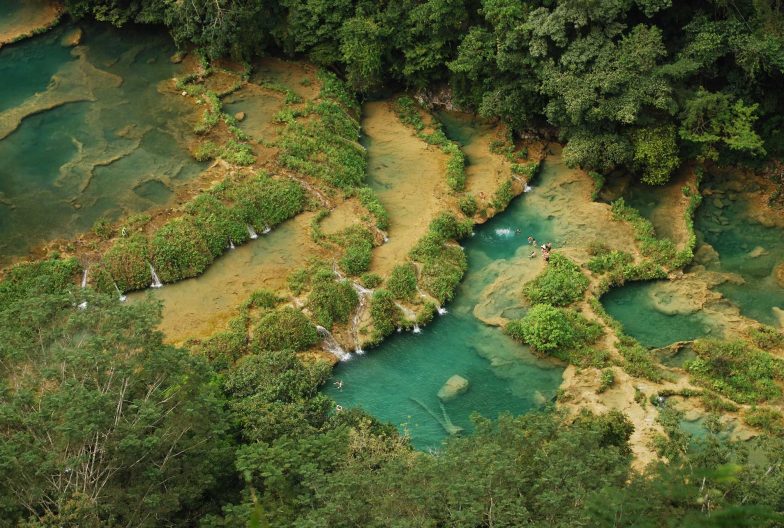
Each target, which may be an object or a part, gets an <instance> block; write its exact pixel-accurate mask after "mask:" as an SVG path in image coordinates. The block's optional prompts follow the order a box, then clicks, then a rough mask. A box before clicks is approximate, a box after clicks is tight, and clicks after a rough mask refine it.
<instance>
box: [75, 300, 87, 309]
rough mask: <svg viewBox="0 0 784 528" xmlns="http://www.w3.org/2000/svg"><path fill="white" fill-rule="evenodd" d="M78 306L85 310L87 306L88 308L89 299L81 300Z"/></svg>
mask: <svg viewBox="0 0 784 528" xmlns="http://www.w3.org/2000/svg"><path fill="white" fill-rule="evenodd" d="M76 307H77V308H79V309H80V310H84V309H85V308H87V301H82V302H80V303H79V304H78V305H76Z"/></svg>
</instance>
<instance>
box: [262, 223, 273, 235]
mask: <svg viewBox="0 0 784 528" xmlns="http://www.w3.org/2000/svg"><path fill="white" fill-rule="evenodd" d="M270 231H272V228H271V227H270V226H268V225H265V226H264V231H262V232H261V234H262V235H266V234H267V233H269V232H270Z"/></svg>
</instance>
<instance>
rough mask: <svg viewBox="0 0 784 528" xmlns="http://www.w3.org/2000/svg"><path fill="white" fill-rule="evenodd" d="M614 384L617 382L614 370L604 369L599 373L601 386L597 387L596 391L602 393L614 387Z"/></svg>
mask: <svg viewBox="0 0 784 528" xmlns="http://www.w3.org/2000/svg"><path fill="white" fill-rule="evenodd" d="M613 384H615V373H614V372H613V370H612V369H611V368H606V369H602V372H601V374H600V375H599V388H598V389H596V392H598V393H599V394H601V393H603V392H605V391H607V389H609V388H610V387H612V386H613Z"/></svg>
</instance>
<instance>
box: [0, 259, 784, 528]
mask: <svg viewBox="0 0 784 528" xmlns="http://www.w3.org/2000/svg"><path fill="white" fill-rule="evenodd" d="M78 271H79V269H78V265H77V264H76V262H75V261H73V260H57V259H52V260H47V261H42V262H39V263H36V264H24V265H20V266H18V267H16V268H13V269H12V270H11V271H9V273H8V275H7V276H6V278H5V280H4V281H3V282H2V283H0V301H1V302H0V355H1V356H0V357H2V362H0V369H1V370H2V373H3V376H4V380H13V383H7V384H5V385H4V386H3V398H2V399H0V425H1V426H2V427H0V464H1V465H2V467H3V468H4V470H3V473H2V475H0V510H1V511H2V519H3V522H4V523H5V524H7V525H9V526H13V525H30V526H46V525H50V526H63V525H69V524H70V525H74V526H104V525H113V524H116V523H122V524H126V525H136V526H145V527H146V526H158V525H160V524H162V523H163V524H166V525H169V526H192V525H193V524H195V523H198V524H200V525H202V526H209V527H218V526H221V527H222V526H244V525H246V524H250V525H254V523H255V524H256V525H259V526H263V525H269V526H292V525H293V526H341V525H347V526H387V525H391V524H394V523H397V524H400V523H404V524H410V525H432V526H438V525H440V524H449V525H455V526H483V525H484V524H485V523H486V521H487V519H488V518H493V519H494V524H495V525H497V526H509V527H511V526H519V524H520V522H521V521H523V522H526V523H527V524H530V525H532V526H609V525H613V523H614V524H615V525H623V526H637V525H640V524H639V522H638V521H640V522H648V521H649V520H650V521H651V523H652V524H651V523H649V525H651V526H653V525H656V523H658V522H659V520H660V519H662V518H667V519H671V520H672V521H673V522H677V523H679V524H680V525H683V526H726V525H727V522H729V523H730V524H729V525H731V526H747V527H749V528H750V527H752V526H754V527H763V528H773V527H774V526H777V525H778V524H780V516H776V514H775V512H777V511H780V509H781V508H780V504H781V502H782V501H783V500H784V494H782V489H784V487H782V486H781V482H782V473H781V472H780V471H779V470H777V469H776V468H778V467H780V465H781V463H782V453H784V445H783V444H782V442H781V440H780V439H778V438H773V437H768V438H766V439H765V440H764V441H763V442H758V443H757V444H756V445H755V457H754V459H750V458H749V457H748V452H747V449H746V446H745V445H744V444H733V443H725V442H722V441H720V440H719V438H718V437H714V436H710V437H709V438H708V439H706V440H705V441H700V440H698V439H693V440H689V438H688V437H687V436H685V435H684V434H680V435H679V434H678V433H677V431H678V430H677V427H676V426H677V420H678V416H677V415H676V414H674V413H671V412H668V410H667V409H666V408H665V409H662V412H661V416H662V421H663V423H665V430H666V431H667V432H668V433H669V435H668V436H667V437H663V438H661V439H659V441H658V443H657V445H658V447H659V449H660V450H661V452H662V453H665V454H667V456H668V461H667V463H664V462H662V463H654V464H652V465H651V466H649V468H648V469H647V470H646V472H645V473H637V472H635V471H634V470H633V469H632V467H631V461H632V457H631V449H630V446H629V438H630V435H631V432H632V430H633V428H632V426H631V424H630V423H629V422H628V421H627V420H626V419H625V418H624V417H623V415H621V414H620V413H618V412H611V413H608V414H606V415H603V416H597V415H593V414H590V413H587V412H583V413H581V414H579V415H577V416H576V417H573V418H572V419H568V420H567V419H565V418H566V417H565V416H562V415H560V414H556V413H554V412H545V413H530V414H527V415H525V416H520V417H514V418H513V417H511V416H509V415H504V416H501V417H500V418H499V420H498V421H489V420H485V419H481V418H477V423H476V431H475V432H474V433H473V434H472V435H470V436H467V437H465V438H459V437H456V438H452V439H451V440H449V441H448V442H447V443H446V444H445V446H444V447H443V448H442V449H441V450H440V451H439V453H438V455H437V456H435V455H431V454H427V453H417V452H414V451H412V449H411V447H410V446H409V444H408V441H407V440H406V439H405V438H404V437H401V436H400V435H398V433H397V431H396V430H395V428H394V427H392V426H390V425H384V424H380V423H378V422H377V421H375V420H374V419H372V418H371V417H368V416H366V415H364V414H363V413H362V412H361V411H359V410H353V409H349V410H344V411H343V412H340V413H335V412H332V409H333V408H334V407H333V403H332V402H331V401H329V399H328V398H326V397H325V396H324V395H322V394H321V393H320V392H319V390H318V388H319V386H321V385H322V384H323V383H325V382H326V381H327V379H328V377H329V373H330V368H329V366H328V365H327V364H325V363H323V362H311V361H308V362H307V363H303V362H302V361H300V359H299V358H298V357H297V356H296V355H295V354H294V353H293V352H292V351H291V349H292V348H295V349H304V348H307V347H309V346H311V345H312V344H314V343H316V342H317V341H318V335H317V333H316V332H315V329H314V328H313V326H312V325H311V324H310V323H309V322H308V321H307V319H306V318H305V317H304V316H303V315H302V313H301V312H299V311H298V310H295V309H293V308H290V307H284V308H275V306H277V305H278V303H279V302H280V300H279V299H278V298H277V297H276V296H275V295H274V294H272V293H271V292H259V293H258V295H255V296H254V300H253V305H254V307H256V308H258V309H259V310H262V312H261V313H260V314H259V319H258V321H256V322H255V323H254V325H252V328H253V332H252V336H253V338H252V339H251V340H250V341H249V340H248V339H247V333H246V325H247V323H248V320H249V319H248V316H243V317H240V318H238V319H236V320H234V321H232V323H231V324H230V325H229V328H228V329H227V330H226V331H225V332H221V333H219V334H216V335H215V336H213V337H212V338H210V339H208V340H205V341H202V342H198V343H194V344H193V345H191V350H185V349H180V348H175V347H172V346H169V345H165V344H163V343H162V336H161V334H160V333H159V332H156V331H155V327H156V326H157V325H158V323H159V321H160V305H157V304H154V303H150V302H141V303H134V304H132V305H123V304H119V303H117V301H116V299H115V298H114V297H109V296H104V295H101V294H96V293H93V292H91V291H90V290H89V289H87V290H84V291H82V292H81V295H82V296H80V297H79V299H85V300H86V301H87V302H88V304H87V307H86V308H85V309H82V310H80V309H76V307H75V303H74V297H73V296H72V295H71V294H70V293H69V291H70V290H72V288H73V284H74V281H75V280H76V279H77V276H78ZM372 303H373V308H372V310H373V320H374V324H376V325H377V331H378V330H379V329H381V330H383V331H386V332H391V331H394V328H395V325H396V324H397V322H398V321H399V317H400V314H399V312H398V311H397V308H396V306H395V304H394V299H393V297H392V294H391V293H389V292H387V291H385V290H378V291H377V292H376V293H375V294H374V298H373V301H372ZM549 309H550V310H556V311H558V310H559V309H557V308H552V307H549ZM561 311H562V312H568V311H567V310H561ZM604 378H605V379H609V376H608V375H607V376H604ZM607 383H609V382H607ZM605 384H606V383H605ZM745 416H746V419H747V421H748V422H749V423H750V424H753V426H754V427H761V428H767V429H769V430H771V431H777V430H778V429H777V427H778V426H777V424H780V421H781V418H780V415H778V413H777V412H776V411H775V410H773V409H768V408H756V409H751V410H749V411H747V412H746V413H745ZM711 430H712V431H713V430H714V429H711ZM709 435H713V433H709ZM95 452H99V453H101V456H100V457H95V458H93V457H91V456H87V454H89V453H95ZM553 453H557V456H553ZM752 460H759V462H755V461H752ZM98 476H100V477H101V478H100V479H98V480H96V478H95V477H98ZM554 481H557V482H558V483H559V485H558V486H557V487H555V488H554V487H553V485H552V483H553V482H554ZM62 482H71V483H72V484H76V485H77V486H76V487H73V486H61V485H60V483H62ZM706 494H707V495H706ZM706 496H709V497H711V500H710V504H709V505H708V506H706V502H705V497H706ZM357 497H363V500H357ZM574 504H583V505H585V506H584V507H579V508H575V507H573V506H574ZM706 507H707V510H706ZM619 519H631V520H632V521H630V522H629V523H627V522H624V523H622V524H618V520H619ZM739 519H740V521H739ZM631 522H633V523H634V524H630V523H631Z"/></svg>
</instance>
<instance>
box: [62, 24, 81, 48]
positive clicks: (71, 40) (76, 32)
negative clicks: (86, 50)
mask: <svg viewBox="0 0 784 528" xmlns="http://www.w3.org/2000/svg"><path fill="white" fill-rule="evenodd" d="M83 36H84V32H83V31H82V28H74V29H72V30H71V31H69V32H68V33H66V34H65V35H64V36H63V39H62V40H61V41H60V43H61V44H62V45H63V46H65V47H67V48H73V47H74V46H78V45H79V44H81V43H82V37H83Z"/></svg>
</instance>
